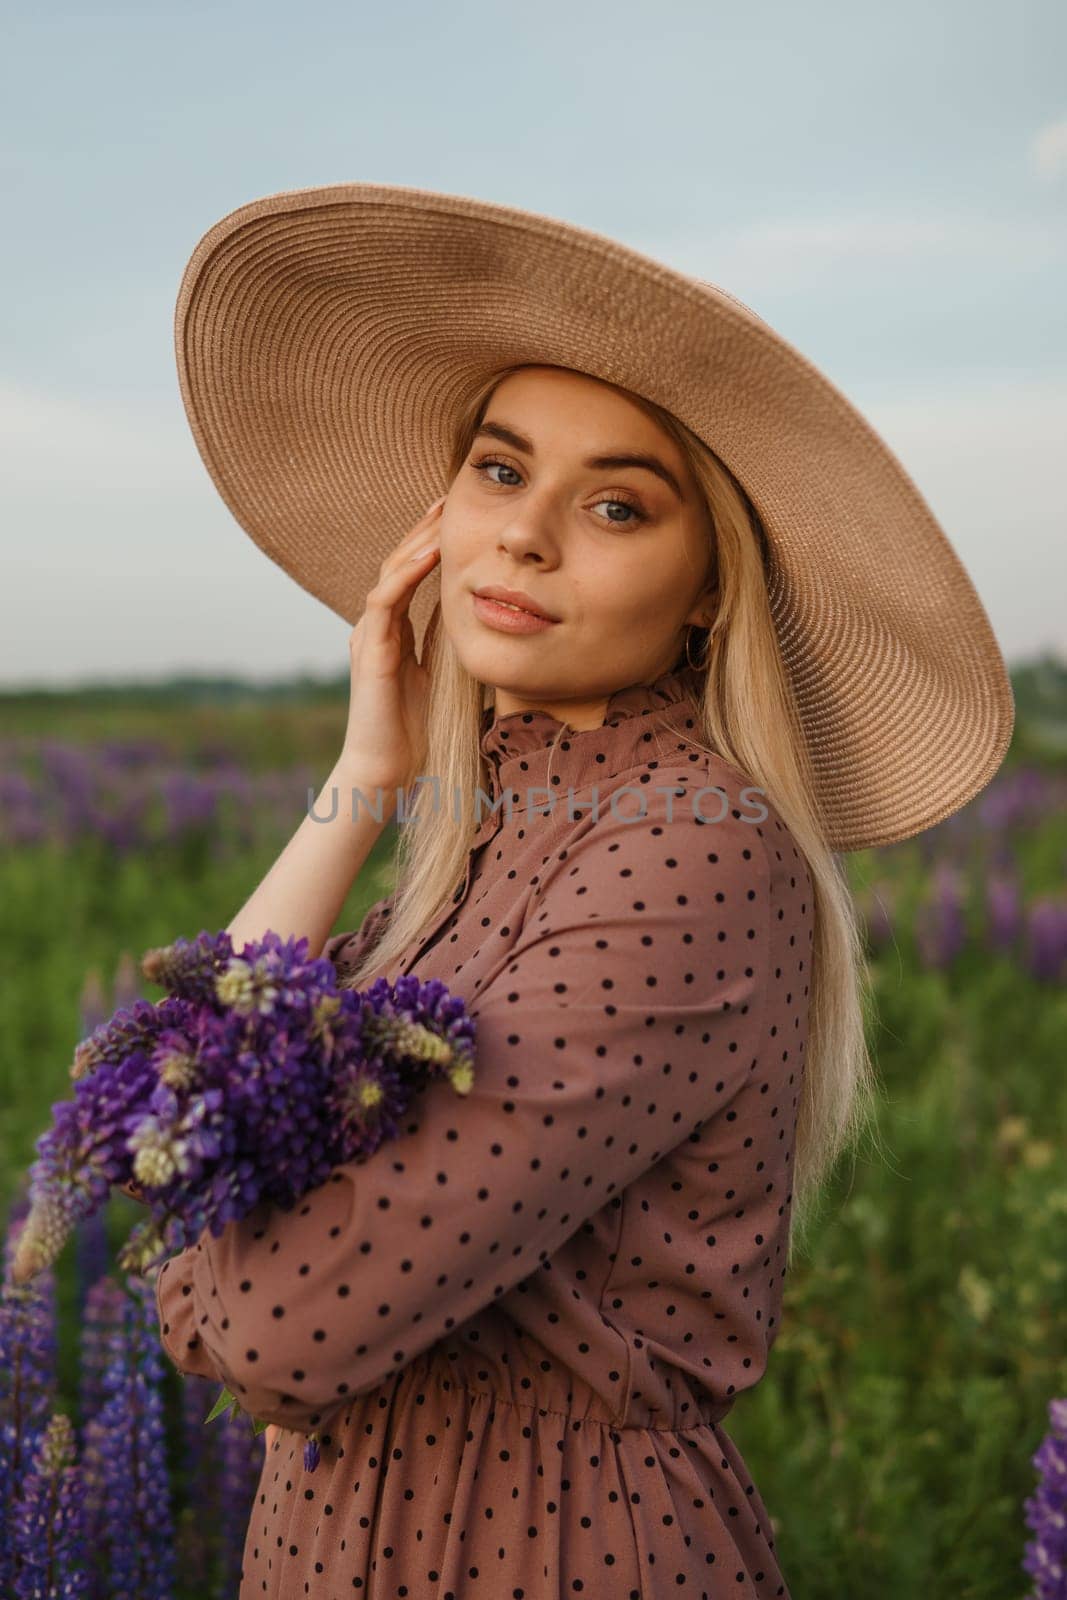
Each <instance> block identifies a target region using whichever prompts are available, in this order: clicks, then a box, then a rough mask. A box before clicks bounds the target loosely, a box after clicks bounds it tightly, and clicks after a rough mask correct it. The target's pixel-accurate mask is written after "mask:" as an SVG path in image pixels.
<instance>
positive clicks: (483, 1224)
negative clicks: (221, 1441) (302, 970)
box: [160, 795, 770, 1432]
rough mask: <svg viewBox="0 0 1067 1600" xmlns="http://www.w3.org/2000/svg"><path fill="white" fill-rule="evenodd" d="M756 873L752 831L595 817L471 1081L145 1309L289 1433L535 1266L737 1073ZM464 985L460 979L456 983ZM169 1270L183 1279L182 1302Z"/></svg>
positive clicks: (550, 901)
mask: <svg viewBox="0 0 1067 1600" xmlns="http://www.w3.org/2000/svg"><path fill="white" fill-rule="evenodd" d="M769 877H770V866H769V857H768V852H767V849H766V846H765V844H764V842H763V838H762V835H761V833H759V832H758V831H757V829H756V827H755V826H753V824H752V822H751V821H749V820H747V819H745V818H743V817H741V816H740V814H739V813H737V812H736V811H731V812H729V813H728V814H727V816H726V818H725V819H724V820H722V821H720V822H717V823H714V824H707V823H704V824H702V823H701V821H700V819H699V818H697V817H694V816H692V815H691V814H683V815H680V816H676V817H675V818H674V819H673V820H672V819H671V817H670V815H669V813H667V814H664V812H663V803H662V802H661V803H659V804H657V800H656V798H655V797H654V796H652V795H650V796H649V803H648V809H647V814H646V816H645V817H643V818H641V819H639V820H638V821H633V820H629V821H628V820H627V819H626V818H625V817H624V818H622V819H615V818H601V819H599V820H598V821H597V822H596V823H595V824H593V825H591V826H590V827H589V829H588V831H587V833H586V834H585V835H584V836H583V837H582V838H581V840H580V841H579V842H578V843H571V844H570V845H569V846H568V848H567V849H565V850H562V851H560V852H558V854H557V856H556V857H554V858H552V859H551V860H550V862H549V863H548V864H547V865H546V867H545V869H544V872H543V873H542V874H541V882H540V884H539V885H538V888H537V891H536V895H537V897H536V899H535V900H534V901H533V903H532V905H531V907H530V910H529V913H528V916H527V919H526V922H525V924H524V927H523V929H522V931H521V934H520V936H519V939H518V942H517V943H516V944H515V946H514V947H513V949H512V952H511V954H510V956H509V958H508V959H507V960H506V963H505V964H503V965H502V966H501V968H500V969H499V974H498V976H496V977H495V978H493V979H492V980H491V981H489V982H487V983H486V985H485V986H484V987H483V988H482V989H481V990H480V992H479V993H478V995H477V997H476V998H472V997H471V996H466V997H465V998H466V999H467V1003H468V1008H469V1010H470V1013H471V1015H472V1016H473V1017H474V1019H475V1023H476V1038H475V1070H474V1087H473V1089H472V1090H471V1092H470V1093H469V1094H468V1095H466V1096H464V1097H460V1096H457V1094H456V1093H455V1091H454V1090H453V1089H452V1088H451V1087H450V1086H449V1085H448V1084H447V1083H446V1082H444V1081H441V1080H438V1081H435V1082H432V1083H431V1084H430V1085H429V1086H428V1087H427V1088H426V1089H424V1090H422V1091H420V1092H419V1094H417V1095H416V1097H415V1099H414V1101H413V1102H412V1106H411V1109H410V1115H409V1120H408V1122H407V1123H406V1124H405V1125H404V1128H403V1131H402V1132H401V1134H400V1136H399V1137H398V1138H397V1139H396V1140H392V1141H389V1142H388V1143H385V1144H382V1145H381V1146H380V1147H379V1149H378V1150H377V1151H376V1152H375V1153H374V1155H373V1156H371V1157H370V1158H369V1159H367V1160H364V1161H362V1162H358V1163H353V1164H351V1165H346V1166H341V1167H338V1168H336V1169H335V1170H334V1171H333V1172H332V1173H331V1174H330V1177H329V1178H328V1179H327V1181H326V1182H325V1183H324V1184H322V1185H321V1186H320V1187H319V1188H317V1189H315V1190H313V1191H311V1192H310V1193H308V1194H307V1195H306V1196H305V1197H304V1199H303V1200H302V1201H301V1202H300V1203H299V1204H298V1205H297V1206H296V1207H294V1209H293V1210H292V1211H291V1212H283V1211H281V1210H279V1209H277V1208H268V1207H266V1206H263V1207H260V1208H257V1211H256V1212H255V1213H252V1214H250V1215H249V1216H248V1217H246V1218H243V1219H241V1220H240V1221H236V1222H231V1223H228V1224H227V1226H226V1229H225V1231H224V1232H223V1234H222V1236H221V1237H220V1238H218V1239H214V1238H211V1237H210V1235H209V1234H208V1233H206V1232H205V1234H204V1235H202V1236H201V1239H200V1240H199V1241H198V1242H197V1243H196V1244H195V1245H192V1246H190V1247H189V1249H188V1250H186V1251H185V1252H183V1255H182V1256H180V1257H176V1258H174V1262H175V1263H177V1265H176V1270H175V1271H174V1273H173V1275H172V1278H171V1280H170V1283H171V1284H172V1285H173V1287H172V1288H171V1287H170V1286H169V1285H168V1284H167V1283H166V1282H164V1283H163V1286H162V1291H161V1295H160V1311H161V1316H163V1317H169V1319H170V1321H171V1326H172V1329H174V1328H175V1318H174V1312H173V1307H174V1304H175V1302H176V1300H177V1298H178V1296H179V1295H180V1296H183V1297H184V1300H185V1302H186V1304H185V1306H183V1315H182V1319H181V1323H180V1326H178V1327H177V1329H176V1331H173V1332H172V1333H170V1334H165V1335H164V1343H165V1345H166V1348H167V1349H168V1352H169V1353H170V1355H171V1356H172V1359H173V1360H174V1361H175V1362H176V1363H177V1364H178V1365H179V1366H182V1365H183V1363H186V1362H187V1361H188V1359H189V1356H188V1353H187V1335H188V1333H189V1331H190V1330H195V1333H196V1334H197V1336H198V1339H199V1341H200V1343H201V1344H202V1346H203V1348H204V1349H205V1350H206V1352H207V1354H208V1356H210V1358H211V1360H212V1361H213V1362H214V1363H215V1364H216V1365H217V1368H218V1371H219V1372H220V1373H221V1374H222V1375H223V1377H224V1380H225V1381H226V1383H227V1384H228V1386H229V1387H230V1388H231V1389H233V1391H234V1392H235V1393H236V1394H237V1396H238V1397H239V1399H240V1401H241V1404H242V1406H243V1407H244V1408H245V1409H246V1410H247V1411H249V1412H250V1413H251V1414H252V1415H253V1416H255V1417H260V1418H263V1419H264V1420H266V1421H268V1422H277V1423H279V1424H280V1425H281V1426H283V1427H286V1428H296V1429H298V1430H302V1431H304V1432H309V1431H311V1430H312V1429H314V1428H317V1427H320V1426H325V1425H327V1424H328V1422H329V1420H330V1418H331V1416H332V1415H333V1414H335V1413H336V1412H337V1411H338V1410H339V1409H341V1408H342V1407H343V1405H344V1404H345V1403H346V1402H347V1401H348V1400H349V1399H350V1398H351V1397H353V1396H355V1395H359V1394H362V1393H364V1392H365V1391H368V1390H371V1389H373V1388H375V1387H377V1386H378V1385H379V1384H381V1383H382V1382H383V1381H384V1380H385V1379H387V1378H389V1377H391V1376H392V1375H393V1374H394V1373H395V1372H396V1371H397V1370H398V1369H399V1368H401V1367H402V1366H404V1365H405V1364H406V1363H407V1362H409V1361H410V1360H412V1359H413V1358H414V1357H415V1356H417V1355H419V1354H420V1353H421V1352H422V1351H424V1350H426V1349H427V1348H428V1347H429V1346H430V1345H431V1344H433V1343H434V1342H436V1341H437V1340H438V1339H440V1338H442V1337H443V1336H446V1335H447V1334H448V1333H450V1332H451V1330H453V1329H454V1328H456V1327H458V1326H459V1325H460V1324H461V1323H463V1322H465V1321H466V1320H467V1319H468V1318H470V1317H472V1316H473V1315H475V1314H476V1313H477V1312H478V1311H480V1310H481V1309H482V1308H483V1307H485V1306H486V1305H488V1304H489V1303H491V1302H492V1301H494V1300H496V1299H497V1298H498V1297H499V1296H500V1295H502V1294H504V1293H506V1292H507V1291H508V1290H510V1289H512V1288H513V1287H514V1286H515V1285H516V1284H517V1283H519V1282H520V1281H521V1280H522V1279H523V1278H526V1277H528V1276H529V1275H530V1274H531V1273H532V1272H534V1271H535V1270H536V1269H537V1268H539V1267H541V1266H542V1264H543V1263H546V1262H547V1261H548V1260H549V1258H550V1257H551V1256H552V1255H553V1254H554V1253H555V1251H557V1250H558V1249H559V1247H560V1246H561V1245H562V1244H563V1243H564V1242H565V1241H566V1240H567V1239H568V1238H569V1237H570V1236H571V1235H572V1234H573V1233H574V1232H575V1231H576V1230H577V1229H578V1228H579V1227H580V1226H581V1225H582V1223H583V1222H585V1221H586V1220H587V1219H588V1218H589V1217H591V1216H592V1215H593V1214H594V1213H595V1212H596V1211H598V1210H599V1209H600V1208H601V1207H602V1206H603V1205H604V1204H605V1203H606V1202H607V1201H608V1200H610V1198H611V1197H612V1196H613V1195H616V1194H618V1193H619V1192H620V1191H621V1190H623V1189H624V1188H625V1187H626V1186H627V1184H629V1183H631V1182H632V1181H633V1180H634V1179H635V1178H636V1177H637V1176H639V1175H640V1174H641V1173H642V1172H643V1171H644V1170H646V1169H647V1168H648V1167H650V1166H652V1165H653V1164H654V1163H655V1162H657V1161H658V1160H659V1159H660V1158H661V1157H663V1156H664V1155H665V1154H667V1153H668V1152H669V1151H670V1150H672V1149H674V1148H675V1147H676V1146H678V1145H679V1144H681V1142H682V1141H683V1140H685V1139H687V1138H689V1136H690V1135H691V1134H692V1133H693V1132H694V1131H695V1130H696V1129H698V1128H699V1127H700V1126H701V1125H702V1124H703V1123H704V1122H706V1121H707V1120H708V1119H709V1118H712V1117H717V1116H724V1117H728V1116H729V1115H730V1111H729V1108H730V1106H731V1103H732V1102H733V1100H734V1098H735V1097H736V1096H737V1095H738V1093H739V1092H740V1091H741V1089H742V1088H743V1086H744V1084H745V1083H746V1081H747V1080H748V1079H749V1077H750V1075H751V1074H752V1072H753V1070H754V1069H755V1068H756V1066H757V1053H758V1051H759V1048H760V1041H761V1027H762V1018H763V1008H764V1001H765V996H766V993H767V985H768V981H769V976H770V975H769V971H768V968H769V965H770V963H769V956H768V951H769V946H770V912H769V907H768V891H769ZM459 992H462V991H459ZM187 1283H188V1285H189V1287H190V1290H191V1292H190V1293H189V1294H188V1295H186V1294H185V1287H186V1284H187Z"/></svg>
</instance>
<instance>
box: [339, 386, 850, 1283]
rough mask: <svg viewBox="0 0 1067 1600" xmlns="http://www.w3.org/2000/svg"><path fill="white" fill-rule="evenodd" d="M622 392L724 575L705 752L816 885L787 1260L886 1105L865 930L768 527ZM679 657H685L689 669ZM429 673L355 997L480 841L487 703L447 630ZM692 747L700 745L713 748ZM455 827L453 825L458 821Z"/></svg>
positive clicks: (707, 456)
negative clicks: (827, 796) (782, 646)
mask: <svg viewBox="0 0 1067 1600" xmlns="http://www.w3.org/2000/svg"><path fill="white" fill-rule="evenodd" d="M520 370H521V366H511V367H507V368H506V369H504V370H498V371H496V372H495V373H493V374H491V375H490V376H489V377H488V378H487V379H486V380H485V381H484V383H483V384H482V385H481V387H480V388H479V389H478V391H477V392H476V393H475V394H474V395H473V396H472V397H471V398H470V400H469V402H468V403H467V405H466V406H465V407H464V411H463V414H462V416H461V418H460V421H459V424H458V426H457V430H456V435H455V438H454V440H453V446H452V452H451V457H450V461H449V471H448V481H449V483H451V482H452V481H453V480H454V479H455V477H456V476H457V474H458V473H459V472H460V471H461V470H462V467H463V464H464V462H465V459H466V457H467V453H468V451H469V450H470V447H471V444H472V441H473V437H474V432H475V429H476V428H477V427H478V426H479V424H480V422H481V420H482V418H483V416H484V414H485V411H486V409H487V407H488V404H489V401H490V399H491V397H492V395H493V392H494V390H495V389H496V388H497V386H498V385H499V384H500V383H501V382H502V381H503V379H504V378H505V377H507V376H509V375H510V374H511V373H512V372H517V371H520ZM613 387H619V386H618V385H614V386H613ZM622 392H624V393H625V394H626V395H627V397H628V398H630V399H632V400H633V401H634V403H635V404H637V405H639V406H641V407H642V408H643V409H644V411H645V412H646V413H647V414H648V415H650V416H651V417H652V418H653V419H654V420H655V421H656V422H657V423H658V424H659V425H660V427H661V428H663V430H664V431H665V432H666V433H668V434H669V435H670V436H671V438H673V439H674V440H675V441H676V443H677V444H678V445H679V447H680V449H681V450H682V451H683V452H684V454H685V457H686V458H687V460H688V463H689V466H690V468H691V470H692V473H693V477H694V479H695V480H696V483H697V484H698V486H699V488H700V489H701V491H702V493H703V496H704V500H705V502H706V509H707V513H708V518H709V530H710V535H711V550H710V563H711V566H712V568H713V569H717V570H716V571H715V576H716V579H717V582H718V586H719V593H718V611H717V614H716V616H715V618H714V621H713V624H712V626H711V628H710V630H707V651H706V657H705V658H704V659H705V660H706V665H707V672H706V676H705V683H704V693H703V697H702V702H701V704H700V707H699V709H700V714H701V727H700V732H701V733H702V734H703V740H704V743H705V745H706V747H707V748H708V749H709V752H716V751H717V752H718V753H719V754H720V755H721V756H723V757H725V759H726V760H727V761H730V762H732V763H733V765H734V766H736V767H738V768H739V769H740V770H741V771H742V772H744V773H746V774H748V775H749V776H750V777H751V778H752V780H753V782H754V783H755V784H756V785H757V786H759V787H761V788H763V789H765V790H766V792H767V794H768V795H769V797H770V799H771V800H772V802H773V804H774V806H775V808H776V810H777V811H778V813H779V815H780V816H781V818H782V821H783V822H784V823H785V824H786V826H787V827H789V828H790V830H791V831H792V834H793V838H794V840H795V842H796V845H797V848H798V850H800V852H801V854H802V855H803V857H804V859H805V861H806V863H807V866H808V870H809V872H810V874H811V879H812V884H813V886H814V935H813V937H814V944H813V950H812V966H811V974H810V996H809V1006H810V1010H809V1030H808V1044H807V1054H806V1058H805V1060H806V1065H805V1069H804V1075H803V1081H802V1087H801V1099H800V1105H799V1107H798V1111H797V1134H796V1151H795V1158H794V1171H793V1196H792V1219H791V1230H790V1237H789V1257H788V1260H789V1263H791V1262H792V1259H793V1252H794V1247H795V1245H797V1244H798V1243H799V1244H801V1245H803V1244H806V1242H807V1239H808V1233H809V1228H810V1225H811V1223H812V1222H813V1221H814V1218H815V1202H816V1200H817V1199H818V1196H819V1190H820V1186H821V1184H822V1182H823V1180H824V1179H825V1178H826V1177H827V1176H828V1174H829V1172H830V1169H831V1167H832V1166H833V1164H834V1162H835V1161H836V1159H837V1157H838V1156H839V1154H840V1153H841V1152H842V1150H844V1149H846V1148H847V1147H848V1146H850V1145H852V1144H853V1142H854V1141H855V1140H856V1139H857V1138H858V1137H859V1135H860V1134H861V1133H862V1132H864V1131H865V1129H867V1128H868V1126H869V1124H870V1121H871V1113H872V1111H873V1110H874V1107H875V1100H876V1089H877V1080H876V1077H875V1073H874V1068H873V1064H872V1062H871V1059H870V1056H869V1053H868V1050H867V1044H866V1020H867V1012H868V1010H869V1007H870V1005H871V991H870V986H869V975H868V970H867V964H866V959H865V953H864V944H863V937H862V932H861V925H860V919H859V915H858V912H857V909H856V906H855V904H854V901H853V898H852V894H851V890H850V888H849V884H848V879H847V877H846V875H845V871H844V867H843V864H842V862H841V859H840V858H839V857H838V856H837V855H836V854H835V853H834V852H832V851H831V850H830V849H829V848H828V846H827V844H826V841H825V838H824V835H823V831H822V828H821V826H820V822H819V815H820V810H819V805H818V801H817V798H816V792H815V788H814V784H813V782H812V776H811V768H810V765H809V761H808V756H807V748H806V743H805V740H804V736H803V732H802V729H801V725H800V723H799V719H798V718H797V715H796V709H795V705H794V701H793V696H792V693H791V690H790V686H789V681H788V678H787V675H786V671H785V667H784V664H783V661H782V657H781V654H780V651H779V647H778V636H777V632H776V629H775V625H774V620H773V617H772V614H771V610H770V604H769V599H768V591H767V584H766V575H765V574H766V562H767V555H768V547H767V541H766V535H765V533H764V530H763V528H762V525H761V523H760V521H759V517H758V515H757V513H756V511H755V509H754V507H753V506H752V504H751V502H750V500H749V498H748V496H747V495H746V494H745V492H744V490H743V489H742V488H741V486H740V484H739V483H738V482H737V480H736V479H735V478H734V476H733V474H732V473H731V472H730V470H729V469H728V468H727V467H726V466H725V464H724V463H723V462H721V461H720V460H719V459H718V457H717V456H716V455H715V454H714V452H713V451H712V450H711V449H710V448H709V447H708V446H707V445H706V444H705V443H704V442H703V440H701V439H699V438H698V437H697V436H696V435H695V434H694V433H692V432H691V431H690V429H689V428H687V427H686V426H685V425H684V423H682V422H680V421H679V420H678V419H677V418H676V417H674V416H673V415H672V414H671V413H670V412H668V411H665V410H663V409H662V407H660V406H658V405H656V404H655V403H654V402H652V401H649V400H645V399H644V398H643V397H641V396H639V395H635V394H632V393H631V391H629V390H624V391H622ZM683 660H684V655H683V656H681V657H680V658H679V661H678V663H677V664H678V665H681V664H682V661H683ZM426 664H427V666H428V670H429V673H430V689H429V695H428V707H427V718H426V721H427V745H426V749H425V751H424V753H423V757H424V759H423V763H422V764H421V765H420V766H419V768H418V770H419V771H420V772H423V773H431V774H434V775H436V777H437V779H438V780H439V782H438V787H437V790H436V796H437V798H436V802H435V789H434V787H433V786H432V785H426V784H423V785H416V786H415V787H414V790H413V791H409V794H408V797H407V799H406V804H405V813H404V815H405V818H408V819H410V820H406V821H405V822H404V824H403V826H402V827H401V828H400V829H399V833H398V845H397V865H398V870H397V880H396V889H395V893H394V898H393V903H392V906H391V912H390V916H389V918H388V919H387V921H386V923H385V926H384V929H383V932H382V933H381V935H380V937H379V938H378V940H377V943H376V944H372V947H371V948H370V949H369V950H368V952H367V954H366V955H365V957H364V959H363V961H362V962H360V963H359V965H358V966H357V967H356V968H355V970H354V971H353V972H352V973H350V974H349V975H348V976H347V977H346V978H345V980H344V982H345V984H346V985H347V986H349V987H352V988H359V987H360V986H361V985H362V983H363V981H364V978H365V976H367V975H369V974H370V973H371V972H373V971H383V970H384V969H385V968H387V967H388V966H389V965H390V964H391V963H392V962H393V961H394V960H395V958H396V957H398V956H399V955H400V954H401V952H402V951H403V950H404V949H405V948H406V947H407V946H408V945H409V944H411V943H413V942H414V941H415V940H417V939H418V937H419V935H420V933H421V931H422V930H423V929H424V928H426V927H427V926H428V925H430V924H431V923H432V922H433V921H434V920H436V919H437V918H438V916H439V915H440V914H441V912H442V911H443V910H444V908H445V906H446V905H447V903H448V901H449V900H450V899H451V898H452V896H453V895H454V893H455V890H456V885H457V882H459V883H461V882H462V881H463V879H464V876H465V873H466V865H467V853H468V850H469V848H470V842H471V836H472V833H473V830H474V828H475V827H476V825H477V822H478V821H479V820H480V818H479V817H476V816H475V815H474V796H475V791H476V789H480V790H481V791H482V792H483V793H485V794H486V795H488V792H489V774H488V769H487V766H486V763H485V758H484V757H483V755H482V753H481V748H480V734H481V727H482V712H483V710H484V709H485V707H486V705H487V704H490V703H491V698H490V696H491V691H490V690H489V688H488V687H487V686H483V685H482V684H481V683H480V682H479V681H478V680H477V679H476V678H474V677H472V676H471V675H470V673H468V672H467V670H466V669H465V668H464V667H463V666H462V665H461V663H460V660H459V657H458V656H457V654H456V651H455V648H454V646H453V645H452V643H451V641H450V640H449V638H448V637H447V635H446V634H445V632H444V630H443V629H440V628H438V629H435V630H433V633H432V636H428V642H427V647H426ZM561 731H562V730H561ZM690 737H692V735H690ZM694 742H695V743H697V744H698V745H699V744H700V743H701V740H700V739H699V738H694ZM468 797H469V799H470V804H469V805H468V803H467V802H468ZM435 803H436V806H437V807H438V809H437V811H436V813H435V812H434V807H435ZM431 816H433V818H434V820H433V821H431V820H430V818H431ZM449 816H450V817H451V818H452V819H454V821H455V823H456V826H454V827H452V826H450V825H447V824H446V822H445V820H444V819H445V818H446V817H449Z"/></svg>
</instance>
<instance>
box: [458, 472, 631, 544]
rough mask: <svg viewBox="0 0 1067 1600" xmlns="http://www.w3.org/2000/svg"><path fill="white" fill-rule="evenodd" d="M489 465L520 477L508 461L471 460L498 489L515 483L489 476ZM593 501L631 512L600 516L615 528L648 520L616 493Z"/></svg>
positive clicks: (510, 486) (507, 487)
mask: <svg viewBox="0 0 1067 1600" xmlns="http://www.w3.org/2000/svg"><path fill="white" fill-rule="evenodd" d="M490 467H500V468H502V470H503V471H504V472H512V473H514V474H515V476H516V477H521V473H519V472H518V470H517V469H516V468H515V467H513V466H511V464H510V463H509V462H507V461H497V460H495V459H494V458H493V457H491V456H489V457H486V458H485V459H484V460H482V461H472V462H471V469H472V471H474V472H477V473H480V474H481V475H482V476H483V477H485V478H486V479H487V481H488V482H489V483H492V484H494V485H495V486H496V487H497V488H498V489H513V488H514V487H515V485H514V484H512V483H501V482H500V480H499V479H498V478H494V477H491V476H490V474H489V468H490ZM594 503H595V504H596V505H598V506H622V507H623V508H624V509H625V510H627V511H629V512H631V513H632V516H630V517H626V518H624V519H622V520H620V519H619V518H618V517H608V518H606V519H605V518H601V521H605V520H606V521H608V522H611V523H613V524H614V525H615V527H617V528H628V527H631V526H633V525H634V524H635V523H638V522H647V521H648V517H647V515H646V513H645V512H644V511H642V509H641V507H640V506H639V505H636V504H635V503H634V502H632V501H630V500H628V499H627V500H623V499H621V498H620V497H619V496H618V495H606V496H605V497H604V498H603V499H601V500H597V501H595V502H594Z"/></svg>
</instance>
